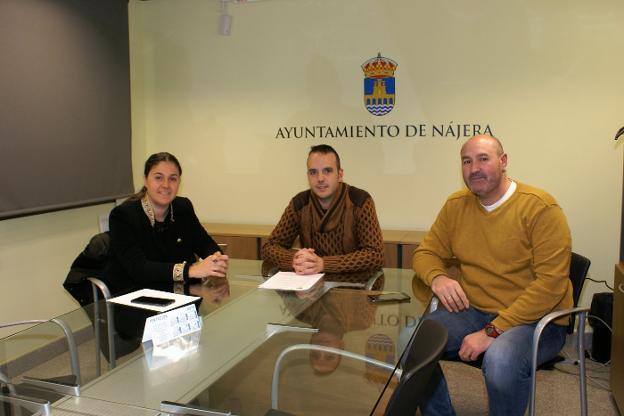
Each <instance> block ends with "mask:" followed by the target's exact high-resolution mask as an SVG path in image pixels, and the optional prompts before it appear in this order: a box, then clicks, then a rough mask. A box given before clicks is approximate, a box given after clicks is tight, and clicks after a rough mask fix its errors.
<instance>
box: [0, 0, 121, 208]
mask: <svg viewBox="0 0 624 416" xmlns="http://www.w3.org/2000/svg"><path fill="white" fill-rule="evenodd" d="M130 130H131V129H130V76H129V51H128V10H127V1H126V0H0V157H1V158H2V159H1V160H2V162H1V163H0V218H8V217H13V216H18V215H28V214H32V213H38V212H44V211H49V210H56V209H62V208H69V207H75V206H81V205H88V204H93V203H98V202H104V201H110V200H113V199H115V198H116V197H119V196H123V195H127V194H128V193H131V192H132V171H131V158H130V156H131V155H130V139H131V131H130Z"/></svg>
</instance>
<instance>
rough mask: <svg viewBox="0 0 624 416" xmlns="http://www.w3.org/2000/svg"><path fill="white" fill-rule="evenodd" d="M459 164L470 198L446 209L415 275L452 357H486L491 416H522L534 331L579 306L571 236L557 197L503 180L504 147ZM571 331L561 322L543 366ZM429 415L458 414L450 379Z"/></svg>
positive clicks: (482, 142) (484, 147)
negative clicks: (432, 298)
mask: <svg viewBox="0 0 624 416" xmlns="http://www.w3.org/2000/svg"><path fill="white" fill-rule="evenodd" d="M461 163H462V174H463V177H464V182H465V183H466V186H467V187H468V189H465V190H462V191H459V192H456V193H454V194H452V195H451V196H450V197H449V198H448V199H447V201H446V203H445V204H444V206H443V207H442V210H441V211H440V213H439V214H438V217H437V218H436V221H435V223H434V224H433V226H432V227H431V230H430V231H429V233H428V234H427V236H426V237H425V239H424V240H423V242H422V244H421V245H420V246H419V247H418V249H417V250H416V251H415V253H414V259H413V267H414V271H415V272H416V274H417V275H418V276H419V277H420V279H422V280H423V281H424V282H425V283H426V284H427V285H429V286H430V287H431V289H432V291H433V293H435V295H436V296H437V297H438V299H439V302H440V306H439V307H438V309H437V310H436V311H435V312H433V313H432V314H430V315H429V316H428V317H427V319H435V320H438V321H440V322H442V323H443V324H444V325H445V326H446V328H447V329H448V331H449V338H448V343H447V347H446V353H445V354H446V357H447V358H460V359H461V360H463V361H475V360H477V359H478V358H479V357H480V356H481V355H482V354H483V357H482V358H483V364H482V370H483V375H484V377H485V383H486V387H487V391H488V406H489V414H490V415H505V416H510V415H523V414H524V411H525V409H526V406H527V402H528V396H529V387H530V377H531V370H530V368H531V367H530V363H531V357H530V354H531V343H532V340H533V330H534V328H535V326H536V324H537V321H539V319H541V318H542V317H543V316H545V315H546V314H548V313H550V312H553V311H557V310H560V309H565V308H569V307H571V306H572V285H571V283H570V279H569V277H568V274H569V267H570V255H571V238H570V230H569V228H568V224H567V222H566V219H565V216H564V214H563V211H562V210H561V207H559V205H557V202H556V201H555V199H554V198H553V197H552V196H550V195H549V194H548V193H546V192H544V191H542V190H540V189H537V188H534V187H531V186H528V185H525V184H522V183H519V182H516V181H513V180H511V179H510V178H509V177H508V176H507V175H506V167H507V154H505V153H504V151H503V147H502V145H501V143H500V141H499V140H498V139H496V138H494V137H491V136H485V135H480V136H475V137H472V138H471V139H469V140H468V141H467V142H466V143H465V144H464V145H463V147H462V149H461ZM451 258H456V259H457V260H458V261H459V264H460V276H459V279H458V280H454V279H452V278H450V277H449V276H448V275H447V271H446V269H445V267H444V262H445V260H449V259H451ZM566 325H567V318H565V317H564V318H561V319H559V320H558V321H556V322H554V323H552V324H550V325H548V326H547V327H546V328H545V330H544V332H543V334H542V338H541V341H540V349H539V354H538V364H541V363H543V362H545V361H548V360H549V359H551V358H553V357H555V356H556V355H557V353H558V352H559V351H560V350H561V348H562V347H563V344H564V342H565V337H566ZM423 414H424V415H454V414H455V412H454V410H453V406H452V404H451V401H450V397H449V393H448V388H447V385H446V381H445V380H444V377H443V376H442V377H441V381H440V382H439V383H438V384H437V386H435V387H434V390H433V393H432V396H431V398H430V400H429V401H428V402H427V404H426V405H425V406H424V409H423Z"/></svg>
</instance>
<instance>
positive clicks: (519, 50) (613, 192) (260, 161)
mask: <svg viewBox="0 0 624 416" xmlns="http://www.w3.org/2000/svg"><path fill="white" fill-rule="evenodd" d="M129 8H130V28H131V63H132V91H133V96H132V100H133V102H132V104H133V131H134V143H135V148H134V150H135V155H134V156H135V173H138V174H139V179H140V170H141V163H142V161H143V160H144V159H145V157H146V156H147V155H148V154H150V153H152V152H156V151H162V150H168V151H170V152H172V153H174V154H176V155H177V156H178V157H179V158H180V159H181V162H182V164H183V168H184V175H183V178H184V179H183V188H182V193H183V194H184V195H187V196H189V197H191V198H192V200H193V202H194V204H195V207H196V210H197V212H198V215H199V217H200V219H201V220H203V221H210V222H239V223H240V222H242V223H264V224H272V223H275V222H276V221H277V219H278V218H279V216H280V214H281V213H282V210H283V209H284V207H285V206H286V204H287V202H288V199H289V198H290V197H291V196H292V195H293V194H294V193H295V192H297V191H299V190H301V189H304V188H305V186H306V179H305V165H304V163H305V158H306V153H307V149H308V148H309V146H310V145H312V144H316V143H320V142H327V143H330V144H331V145H333V146H335V147H336V149H337V150H338V152H339V153H340V155H341V157H342V159H343V167H344V169H345V180H346V181H348V182H349V183H352V184H354V185H357V186H361V187H363V188H365V189H367V190H368V191H369V192H370V193H371V194H372V195H373V196H374V198H375V201H376V204H377V209H378V214H379V218H380V222H381V225H382V227H383V228H389V229H392V228H395V229H427V228H428V227H429V226H430V224H431V223H432V221H433V220H434V218H435V215H436V213H437V211H438V209H439V208H440V207H441V205H442V203H443V202H444V199H445V197H446V196H447V195H448V194H449V193H451V192H453V191H454V190H456V189H458V188H460V187H461V186H462V181H461V177H460V174H459V158H458V151H459V148H460V146H461V144H462V143H463V141H464V138H461V139H460V140H456V139H455V138H439V137H436V138H433V137H431V134H429V137H427V138H419V139H414V138H405V137H399V138H395V139H388V138H384V139H380V138H368V139H345V138H341V139H291V140H280V139H275V135H276V131H277V128H278V127H280V126H302V125H303V126H311V125H357V124H363V125H374V124H386V125H390V124H396V125H399V126H403V125H405V124H420V123H423V124H427V125H428V126H431V125H433V124H436V125H438V124H451V123H452V124H457V123H480V124H489V125H490V127H491V129H492V131H493V132H494V134H496V135H497V136H498V137H500V138H501V139H502V140H503V142H504V144H505V147H506V150H507V152H508V153H509V159H510V165H509V173H510V175H511V176H512V177H514V178H516V179H518V180H521V181H524V182H527V183H530V184H533V185H536V186H539V187H543V188H544V189H546V190H548V191H549V192H551V193H552V194H553V195H554V196H555V197H556V198H557V199H558V201H559V202H560V204H561V205H562V206H563V208H564V210H565V212H566V214H567V216H568V220H569V223H570V226H571V229H572V234H573V239H574V250H577V251H578V252H580V253H583V254H585V255H586V256H588V257H590V258H591V259H592V261H593V265H592V268H591V275H592V277H593V278H595V279H606V280H608V281H610V282H611V281H612V275H613V264H614V263H615V262H616V261H617V253H618V246H619V225H620V221H619V218H620V204H621V195H622V194H621V192H622V189H621V183H622V179H621V178H622V149H621V148H620V147H618V146H616V145H615V144H614V141H613V135H614V132H615V131H616V130H617V128H618V127H619V126H621V125H622V124H623V121H624V120H623V119H622V117H621V115H622V114H623V113H624V112H623V107H624V106H623V99H622V97H624V87H623V83H622V71H621V68H622V67H623V66H624V65H623V64H624V58H623V57H622V54H621V51H622V50H623V47H624V41H623V39H624V36H623V35H624V27H623V26H622V25H621V21H622V18H623V17H624V9H623V5H622V3H621V2H620V1H618V0H603V1H596V2H592V3H587V2H586V1H582V0H573V1H567V2H558V1H557V2H539V1H530V2H516V3H510V2H497V1H477V2H463V1H440V2H415V1H412V0H398V1H393V2H387V1H382V0H357V1H356V0H353V1H347V0H342V1H331V0H298V1H294V0H266V1H258V2H249V3H244V4H229V7H228V12H229V14H231V15H232V17H233V19H232V34H231V36H220V35H218V20H219V2H218V1H205V0H186V1H184V2H180V1H169V0H152V1H149V2H141V1H136V0H135V1H131V2H130V3H129ZM377 52H381V53H382V55H384V56H387V57H390V58H392V59H394V60H395V61H397V62H398V68H397V72H396V80H397V81H396V83H397V106H396V107H395V108H394V110H393V111H392V112H391V113H390V114H388V115H386V116H383V117H375V116H372V115H370V114H368V113H367V111H366V110H365V109H364V108H363V105H362V81H363V74H362V72H361V70H360V65H361V64H362V63H363V62H364V61H365V60H367V59H368V58H371V57H373V56H375V55H376V54H377ZM430 128H431V127H430ZM602 290H604V287H603V286H601V285H598V284H593V283H590V284H588V287H587V289H586V290H585V295H584V298H583V299H584V303H588V302H589V301H590V299H591V294H592V293H593V292H594V291H602Z"/></svg>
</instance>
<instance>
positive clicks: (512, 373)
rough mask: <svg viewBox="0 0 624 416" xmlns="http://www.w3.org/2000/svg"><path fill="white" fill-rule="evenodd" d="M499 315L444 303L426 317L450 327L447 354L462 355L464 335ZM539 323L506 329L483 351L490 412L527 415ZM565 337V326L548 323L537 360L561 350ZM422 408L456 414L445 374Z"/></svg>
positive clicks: (429, 413)
mask: <svg viewBox="0 0 624 416" xmlns="http://www.w3.org/2000/svg"><path fill="white" fill-rule="evenodd" d="M495 317H496V315H495V314H491V313H485V312H481V311H479V310H477V309H475V308H473V307H470V308H468V309H466V310H464V311H462V312H459V313H454V312H448V311H447V310H446V309H444V307H442V306H440V307H438V309H437V310H436V311H435V312H432V313H431V314H429V315H427V316H426V317H425V319H434V320H436V321H439V322H441V323H442V324H444V326H445V327H446V329H447V330H448V343H447V344H446V351H445V355H444V358H448V359H458V358H459V357H458V352H459V349H460V347H461V344H462V340H463V339H464V337H465V336H466V335H468V334H471V333H473V332H476V331H479V330H481V329H483V328H484V327H485V325H486V324H487V323H488V322H491V321H492V320H493V319H494V318H495ZM536 325H537V323H534V324H531V325H520V326H516V327H513V328H511V329H509V330H507V331H505V332H503V333H502V334H501V335H500V336H499V337H498V338H496V339H495V340H494V342H493V343H492V344H491V345H490V347H489V348H488V349H487V351H486V352H485V353H484V354H483V365H482V366H481V370H482V372H483V376H484V377H485V386H486V388H487V392H488V407H489V414H490V416H496V415H504V416H513V415H519V416H522V415H524V411H525V409H526V407H527V403H528V400H529V389H530V387H531V344H532V342H533V330H534V329H535V326H536ZM565 338H566V327H565V326H561V325H555V324H549V325H547V326H546V328H544V331H543V332H542V336H541V338H540V345H539V350H538V354H537V364H538V365H540V364H542V363H544V362H546V361H548V360H550V359H552V358H554V357H555V356H556V355H557V354H558V353H559V351H561V348H562V347H563V344H564V343H565ZM421 411H422V413H423V415H425V416H437V415H455V411H454V410H453V406H452V404H451V399H450V397H449V392H448V387H447V384H446V380H445V379H444V375H441V377H440V382H439V383H438V385H437V386H435V387H434V388H433V392H432V394H431V397H430V398H429V400H428V401H427V403H426V404H425V406H424V407H423V408H422V409H421Z"/></svg>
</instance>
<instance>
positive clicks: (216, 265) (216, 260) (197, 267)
mask: <svg viewBox="0 0 624 416" xmlns="http://www.w3.org/2000/svg"><path fill="white" fill-rule="evenodd" d="M229 263H230V259H229V257H228V256H227V255H226V254H221V253H220V252H218V251H217V252H215V253H214V254H212V255H210V256H208V257H206V258H205V259H203V260H200V261H198V262H197V263H194V264H193V265H191V267H190V268H189V277H190V278H195V279H201V278H203V277H208V276H214V277H225V275H226V273H227V270H228V266H229Z"/></svg>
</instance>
